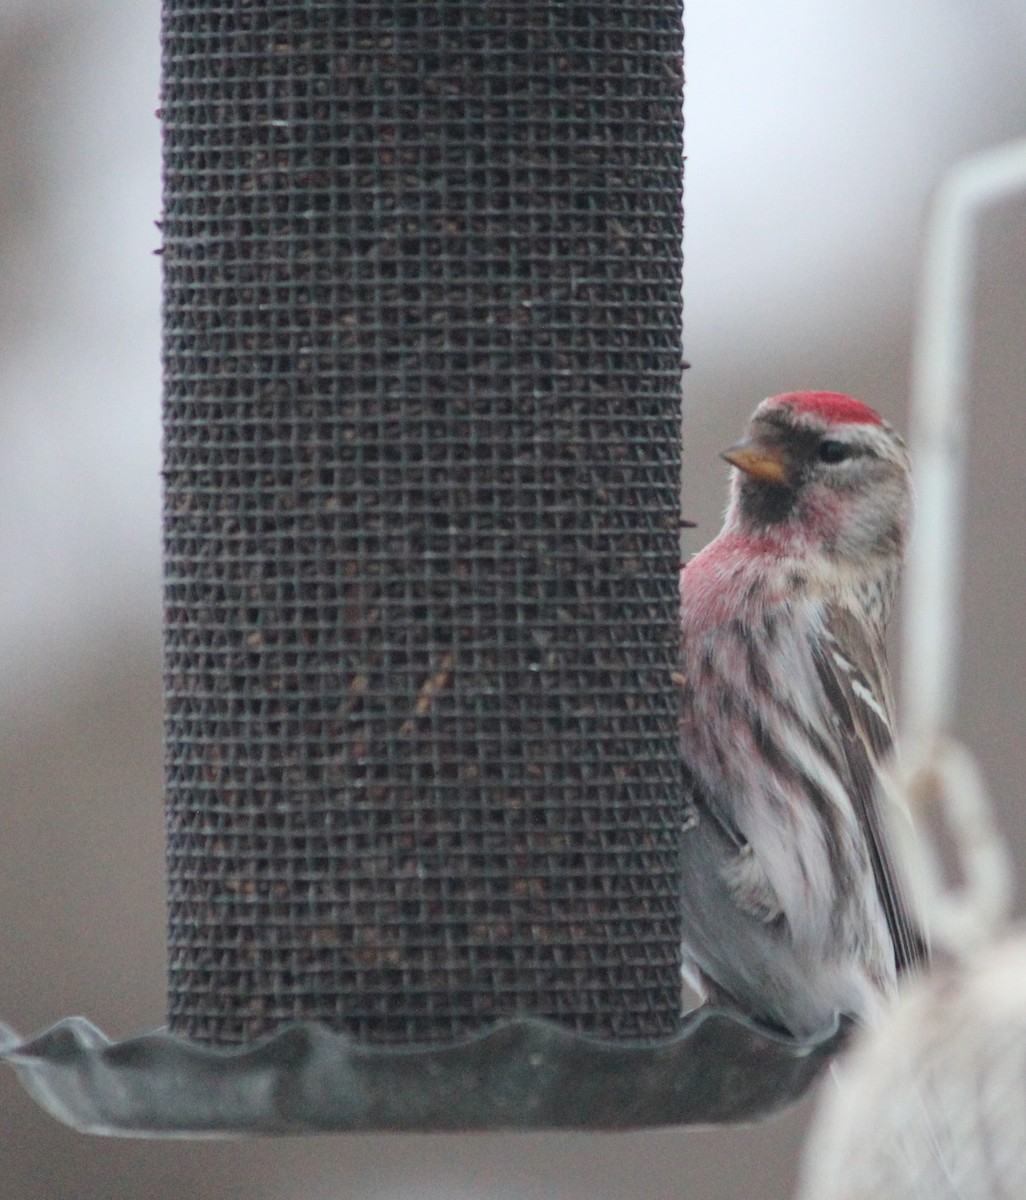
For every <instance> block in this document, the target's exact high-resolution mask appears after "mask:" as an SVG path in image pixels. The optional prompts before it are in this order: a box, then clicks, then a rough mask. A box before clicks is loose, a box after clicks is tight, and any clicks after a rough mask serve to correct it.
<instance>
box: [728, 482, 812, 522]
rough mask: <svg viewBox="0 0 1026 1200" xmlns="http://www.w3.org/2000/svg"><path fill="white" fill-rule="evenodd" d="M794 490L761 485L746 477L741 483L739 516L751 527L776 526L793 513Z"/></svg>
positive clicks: (795, 499)
mask: <svg viewBox="0 0 1026 1200" xmlns="http://www.w3.org/2000/svg"><path fill="white" fill-rule="evenodd" d="M797 499H798V493H797V492H796V491H795V489H794V488H789V487H780V486H779V485H778V484H772V483H763V482H760V481H759V480H758V479H752V478H751V477H750V476H746V477H745V478H744V479H743V480H742V481H741V515H742V516H743V517H744V519H745V521H746V522H750V523H751V524H753V525H778V524H780V522H781V521H786V520H787V518H788V517H789V516H790V515H791V514H792V513H793V512H794V507H795V503H796V502H797Z"/></svg>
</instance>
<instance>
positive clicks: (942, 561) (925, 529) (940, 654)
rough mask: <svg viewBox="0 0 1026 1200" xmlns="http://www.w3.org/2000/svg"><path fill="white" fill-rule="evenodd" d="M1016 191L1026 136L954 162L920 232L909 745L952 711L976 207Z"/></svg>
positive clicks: (906, 708)
mask: <svg viewBox="0 0 1026 1200" xmlns="http://www.w3.org/2000/svg"><path fill="white" fill-rule="evenodd" d="M1023 190H1026V138H1023V139H1019V140H1017V141H1014V142H1009V143H1006V144H1005V145H1002V146H999V147H997V148H995V149H993V150H988V151H984V152H983V153H980V154H974V155H972V156H970V157H968V158H965V159H963V160H962V161H961V162H960V163H959V164H958V165H957V166H955V167H954V168H953V169H952V171H951V172H950V173H949V174H948V175H947V176H946V177H945V179H944V181H943V182H942V183H941V185H940V188H939V189H938V191H937V194H936V196H935V198H934V204H933V210H932V213H931V216H930V221H929V225H928V228H927V245H926V258H925V268H924V279H923V291H922V299H921V302H920V312H919V324H918V332H917V336H916V347H915V357H914V362H913V381H912V415H911V450H912V456H913V461H914V463H915V469H916V483H917V492H918V504H917V512H916V520H915V525H914V528H913V531H912V538H911V543H910V546H909V555H908V567H907V571H906V583H905V603H904V616H905V619H904V622H903V625H904V631H903V641H904V645H903V648H902V684H903V686H902V714H901V715H902V732H903V735H904V739H905V742H906V744H910V745H913V746H915V745H918V746H921V747H929V746H931V745H932V744H934V743H935V742H936V740H937V739H938V738H941V737H943V736H944V735H946V734H949V733H950V732H951V726H952V721H953V716H954V711H955V682H956V665H957V659H958V651H959V638H958V629H959V623H960V621H959V603H960V586H959V581H960V575H961V565H962V532H963V519H962V518H963V506H964V504H963V502H964V477H965V460H966V449H967V446H966V443H967V438H966V432H967V427H968V381H969V369H970V359H971V350H972V321H971V317H972V307H973V283H974V277H975V265H974V255H975V251H976V235H977V228H978V224H979V218H980V216H981V214H982V213H983V211H984V209H986V208H987V207H988V206H990V205H993V204H995V203H998V202H999V201H1001V200H1004V199H1006V198H1007V197H1009V196H1012V195H1014V194H1015V193H1017V192H1021V191H1023ZM928 752H929V751H928V750H927V753H928Z"/></svg>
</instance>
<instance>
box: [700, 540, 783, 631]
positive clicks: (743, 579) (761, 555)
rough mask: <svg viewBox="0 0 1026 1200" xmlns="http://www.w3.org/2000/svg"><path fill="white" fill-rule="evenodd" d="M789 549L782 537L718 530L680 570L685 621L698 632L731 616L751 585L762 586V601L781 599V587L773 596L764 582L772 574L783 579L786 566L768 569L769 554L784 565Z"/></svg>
mask: <svg viewBox="0 0 1026 1200" xmlns="http://www.w3.org/2000/svg"><path fill="white" fill-rule="evenodd" d="M792 549H793V547H792V546H791V545H790V542H789V540H785V539H784V538H783V537H774V536H772V535H767V536H761V537H753V536H750V535H747V534H744V533H737V532H724V533H721V534H720V536H719V537H718V538H716V540H715V541H712V542H710V543H709V545H708V546H706V547H705V549H704V550H701V551H699V553H698V554H696V555H695V557H694V558H693V559H691V561H690V562H689V563H687V564H686V565H685V566H684V567H683V568H682V570H681V573H680V597H681V611H682V615H683V618H684V622H685V625H687V626H688V628H689V629H690V630H691V631H692V632H696V633H697V632H699V631H701V630H702V629H708V628H713V627H715V626H717V625H721V624H723V623H724V622H725V621H729V620H730V619H731V618H732V617H735V616H737V615H738V612H739V610H740V609H743V608H744V606H745V604H746V602H747V601H748V600H749V599H750V598H751V595H752V591H753V589H755V588H758V589H759V590H760V594H761V597H762V603H764V604H766V603H770V604H772V603H773V602H774V601H775V600H777V599H783V598H784V590H783V588H781V592H780V595H779V596H775V595H772V594H770V593H769V592H768V590H767V586H766V585H767V582H768V581H769V580H771V579H773V578H774V577H777V578H780V579H781V583H783V577H784V576H786V571H782V570H770V571H767V570H766V565H767V559H768V560H771V561H772V563H773V564H775V565H777V566H782V564H783V563H784V562H785V561H786V560H787V559H789V558H790V557H791V551H792Z"/></svg>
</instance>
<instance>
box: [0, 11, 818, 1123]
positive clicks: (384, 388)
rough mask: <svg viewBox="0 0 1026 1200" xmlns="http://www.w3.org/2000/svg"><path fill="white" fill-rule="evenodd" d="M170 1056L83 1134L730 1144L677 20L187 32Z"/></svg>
mask: <svg viewBox="0 0 1026 1200" xmlns="http://www.w3.org/2000/svg"><path fill="white" fill-rule="evenodd" d="M163 51H164V59H163V61H164V78H163V99H162V119H163V125H164V135H165V140H164V147H165V152H164V178H165V196H164V200H165V211H164V220H163V241H164V246H163V263H164V282H165V291H164V317H165V338H164V368H165V407H164V417H165V424H164V429H165V438H164V453H165V519H164V537H165V581H166V586H165V621H164V635H165V636H164V645H165V659H164V661H165V693H166V704H165V714H166V721H165V746H166V765H167V770H166V784H167V789H166V791H167V794H166V804H167V807H166V811H167V839H168V840H167V859H168V880H169V938H168V948H169V1004H168V1030H167V1031H162V1032H158V1033H154V1034H149V1035H144V1036H142V1037H138V1038H134V1039H130V1040H128V1041H123V1042H120V1043H111V1042H110V1041H108V1040H107V1039H106V1038H105V1037H104V1035H103V1034H102V1033H101V1032H100V1031H99V1030H98V1029H96V1028H95V1027H94V1026H92V1025H91V1024H90V1023H89V1022H87V1021H84V1020H83V1019H81V1018H69V1019H67V1020H66V1021H63V1022H60V1023H58V1024H57V1025H55V1026H53V1027H52V1028H51V1029H50V1030H47V1031H45V1032H44V1033H42V1034H40V1035H38V1036H37V1037H35V1038H34V1039H31V1040H28V1041H21V1040H19V1039H18V1038H17V1037H16V1036H15V1035H14V1034H13V1031H10V1030H7V1029H6V1028H5V1027H2V1026H0V1057H2V1058H4V1059H5V1060H7V1061H9V1062H11V1063H12V1064H13V1065H14V1066H15V1068H16V1069H17V1070H18V1072H19V1076H20V1078H21V1080H22V1083H23V1084H24V1085H25V1087H26V1088H27V1089H28V1090H29V1091H30V1092H31V1093H32V1095H33V1096H34V1097H35V1098H36V1099H37V1100H38V1101H39V1102H40V1103H41V1104H43V1105H44V1106H45V1107H47V1108H48V1109H49V1110H50V1111H51V1112H52V1113H53V1114H54V1115H55V1116H57V1117H58V1118H59V1119H61V1120H63V1121H65V1122H67V1123H69V1124H72V1125H74V1126H76V1127H77V1128H79V1129H83V1130H88V1131H93V1132H103V1133H133V1134H139V1133H145V1134H174V1135H177V1136H183V1135H188V1134H204V1135H208V1134H217V1133H239V1132H247V1133H254V1132H275V1133H281V1132H316V1131H325V1130H358V1129H360V1130H365V1129H420V1130H426V1129H434V1130H439V1129H471V1128H474V1129H485V1128H514V1127H515V1128H546V1127H563V1128H613V1127H615V1128H627V1127H640V1126H645V1125H665V1124H670V1123H682V1122H683V1123H687V1122H709V1121H720V1120H735V1119H745V1118H750V1117H752V1116H753V1115H757V1114H758V1113H760V1112H765V1111H769V1110H771V1109H773V1108H775V1107H779V1106H780V1105H781V1104H783V1103H786V1102H787V1101H788V1100H790V1099H793V1098H794V1097H795V1096H796V1095H797V1094H798V1093H800V1091H801V1090H802V1089H803V1088H804V1087H805V1086H807V1084H808V1083H809V1081H810V1080H811V1079H812V1078H813V1077H814V1075H815V1074H816V1072H817V1070H818V1069H819V1067H820V1065H821V1064H822V1062H823V1061H824V1060H825V1058H826V1057H827V1056H828V1054H829V1051H830V1047H829V1045H826V1044H822V1045H817V1046H812V1047H809V1046H798V1045H796V1044H795V1043H793V1042H789V1041H787V1040H786V1039H781V1038H776V1037H773V1036H772V1035H770V1034H767V1033H766V1031H764V1030H759V1029H756V1028H755V1027H753V1026H751V1025H749V1024H746V1023H745V1022H743V1021H740V1020H737V1019H735V1018H732V1017H730V1016H728V1015H725V1014H717V1013H708V1012H703V1013H701V1014H699V1015H697V1016H691V1017H689V1018H688V1019H687V1020H685V1021H683V1022H682V1019H681V1015H680V1009H681V996H680V975H679V967H680V950H679V947H680V943H681V915H680V904H679V899H678V898H679V895H680V888H681V868H680V865H679V862H678V855H679V844H680V837H681V830H682V826H683V825H684V823H685V821H686V818H687V815H688V814H687V812H686V801H685V797H684V788H683V780H682V769H681V764H680V761H679V752H678V731H677V726H678V713H679V706H678V693H677V684H676V683H675V682H674V678H673V676H674V673H675V669H676V664H677V658H678V648H677V636H678V635H677V626H678V600H677V567H678V545H677V529H678V511H679V503H678V489H679V465H680V454H679V450H680V446H679V428H678V410H679V372H680V365H681V364H680V353H679V351H680V332H681V330H680V292H681V248H680V242H681V111H680V100H681V96H680V92H681V13H680V8H679V5H678V3H677V2H676V0H669V2H666V0H649V2H644V0H592V2H591V3H581V4H574V3H564V2H562V0H524V2H522V3H518V4H505V3H494V4H492V3H488V4H480V3H470V2H469V0H456V2H452V3H434V2H430V0H405V2H403V0H399V2H389V3H385V2H384V0H377V2H375V3H362V4H361V3H349V2H343V0H266V2H263V3H260V4H252V3H248V2H247V0H222V2H219V0H164V6H163Z"/></svg>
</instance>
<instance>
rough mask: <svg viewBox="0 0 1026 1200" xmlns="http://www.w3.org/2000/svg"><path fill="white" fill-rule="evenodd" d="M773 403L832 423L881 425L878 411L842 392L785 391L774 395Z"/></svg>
mask: <svg viewBox="0 0 1026 1200" xmlns="http://www.w3.org/2000/svg"><path fill="white" fill-rule="evenodd" d="M771 403H772V404H773V405H777V404H781V405H787V407H788V408H791V409H794V411H795V412H801V413H808V414H809V415H810V416H815V417H819V418H821V419H822V420H824V421H829V422H830V423H831V424H834V425H882V424H883V418H882V417H881V416H880V414H879V413H878V412H876V411H875V410H874V409H872V408H870V407H869V405H868V404H863V403H862V401H861V400H856V399H855V397H854V396H846V395H845V394H844V393H843V392H785V393H784V394H783V395H782V396H774V397H773V399H772V401H771Z"/></svg>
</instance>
